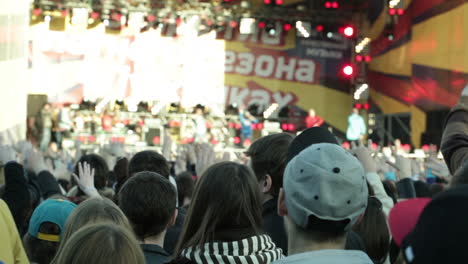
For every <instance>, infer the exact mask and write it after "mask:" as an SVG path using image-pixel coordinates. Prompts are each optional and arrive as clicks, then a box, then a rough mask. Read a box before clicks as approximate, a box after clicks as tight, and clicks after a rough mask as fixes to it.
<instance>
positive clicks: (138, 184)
mask: <svg viewBox="0 0 468 264" xmlns="http://www.w3.org/2000/svg"><path fill="white" fill-rule="evenodd" d="M467 131H468V96H462V97H461V99H460V103H459V104H458V105H457V106H456V107H454V109H453V110H452V111H451V113H450V115H449V116H448V119H447V122H446V125H445V133H444V136H443V139H442V143H441V151H442V153H443V156H444V158H445V161H441V160H438V159H437V158H436V156H437V155H436V154H437V151H435V150H432V151H430V152H429V153H427V155H428V156H427V157H426V158H424V159H421V160H416V159H410V158H408V155H405V154H407V153H405V150H402V149H401V146H400V144H395V146H392V147H386V148H382V149H380V148H376V147H373V144H371V143H372V142H368V143H367V144H363V143H362V142H361V143H359V141H358V143H357V144H356V143H355V142H353V143H352V144H351V146H350V147H349V148H348V149H346V148H344V147H343V146H341V145H340V144H338V141H337V139H336V137H335V136H334V135H333V134H331V133H330V132H329V130H327V129H325V128H323V127H311V128H308V129H306V130H305V131H303V132H302V133H301V134H299V135H297V136H295V135H291V134H288V133H278V134H272V135H268V136H265V137H261V138H259V139H257V140H255V141H254V142H253V143H252V145H250V146H249V148H248V149H247V150H246V151H245V153H242V154H235V153H230V152H223V151H221V153H220V152H219V151H218V150H215V149H213V147H212V146H210V145H209V144H200V145H199V144H195V143H194V144H187V145H184V146H179V150H178V151H177V152H176V153H177V154H176V155H174V154H173V153H171V150H170V149H167V148H164V147H163V150H162V151H161V153H158V152H156V151H153V150H144V151H140V152H137V153H129V152H128V151H126V149H125V146H123V145H119V144H111V145H109V146H106V147H103V148H102V149H97V150H94V151H93V150H91V151H87V152H86V151H83V150H81V149H80V148H79V146H77V147H76V148H75V149H74V150H73V151H67V150H59V149H54V150H50V149H49V150H45V151H44V149H42V151H41V150H39V149H36V147H35V146H33V145H32V144H31V143H28V142H20V143H18V144H17V145H15V146H1V147H0V162H1V175H0V198H1V199H0V227H1V228H0V238H1V239H0V263H38V264H48V263H57V264H64V263H67V264H68V263H86V264H90V263H109V264H110V263H112V264H118V263H137V264H138V263H141V264H143V263H155V264H163V263H169V264H170V263H173V264H187V263H197V264H208V263H210V264H211V263H216V264H222V263H226V264H228V263H237V264H239V263H245V264H258V263H265V264H268V263H278V264H281V263H284V264H286V263H464V262H465V261H468V253H466V252H467V251H465V250H464V249H463V247H464V243H463V241H465V238H468V228H466V224H465V222H466V221H467V220H468V216H466V215H465V214H464V213H465V212H468V210H466V211H465V209H468V208H467V207H468V186H466V185H465V184H466V183H468V165H467V164H468V163H467V162H468V161H467V159H468V137H467V134H466V132H467ZM39 147H40V148H44V146H41V144H39ZM465 217H467V218H465Z"/></svg>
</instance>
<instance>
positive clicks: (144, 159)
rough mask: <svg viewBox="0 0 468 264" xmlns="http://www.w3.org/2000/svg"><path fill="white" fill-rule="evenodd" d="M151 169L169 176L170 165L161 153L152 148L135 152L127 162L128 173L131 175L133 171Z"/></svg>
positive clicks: (166, 176)
mask: <svg viewBox="0 0 468 264" xmlns="http://www.w3.org/2000/svg"><path fill="white" fill-rule="evenodd" d="M142 171H151V172H155V173H158V174H160V175H162V176H164V177H165V178H169V175H170V167H169V163H168V162H167V160H166V158H164V156H163V155H161V154H159V153H157V152H156V151H152V150H145V151H140V152H138V153H136V154H135V155H134V156H133V157H132V159H131V160H130V163H129V164H128V175H129V176H130V177H132V175H134V174H135V173H138V172H142Z"/></svg>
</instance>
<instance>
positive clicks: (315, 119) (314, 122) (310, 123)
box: [305, 109, 324, 128]
mask: <svg viewBox="0 0 468 264" xmlns="http://www.w3.org/2000/svg"><path fill="white" fill-rule="evenodd" d="M305 122H306V127H307V128H311V127H319V126H322V125H323V122H324V120H323V118H321V117H320V116H318V115H317V114H316V113H315V110H314V109H310V110H309V115H308V116H307V117H306V119H305Z"/></svg>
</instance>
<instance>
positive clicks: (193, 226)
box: [173, 162, 283, 264]
mask: <svg viewBox="0 0 468 264" xmlns="http://www.w3.org/2000/svg"><path fill="white" fill-rule="evenodd" d="M175 256H177V259H176V260H174V261H173V263H198V264H207V263H220V264H221V263H226V264H227V263H245V264H247V263H271V262H273V261H275V260H278V259H281V258H282V257H283V253H282V250H281V249H280V248H277V247H276V246H275V244H274V243H273V242H272V240H271V238H270V237H269V236H268V235H264V234H263V232H262V214H261V197H260V192H259V190H258V183H257V180H256V178H255V175H254V174H253V172H252V170H251V169H250V168H248V167H247V166H245V165H241V164H237V163H233V162H221V163H218V164H215V165H213V166H211V167H210V168H208V169H207V170H206V172H205V173H204V174H203V175H202V176H201V177H200V179H199V180H198V182H197V184H196V187H195V192H194V196H193V200H192V204H191V206H190V209H189V211H188V215H187V219H186V222H185V224H184V229H183V231H182V236H181V239H180V241H179V243H178V245H177V248H176V251H175Z"/></svg>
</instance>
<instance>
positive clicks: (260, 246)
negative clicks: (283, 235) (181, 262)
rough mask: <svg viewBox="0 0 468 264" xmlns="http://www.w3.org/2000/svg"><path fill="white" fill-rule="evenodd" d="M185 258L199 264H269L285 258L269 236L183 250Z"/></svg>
mask: <svg viewBox="0 0 468 264" xmlns="http://www.w3.org/2000/svg"><path fill="white" fill-rule="evenodd" d="M181 255H182V257H185V258H187V259H189V260H191V261H193V262H196V263H197V264H212V263H214V264H269V263H271V262H273V261H276V260H278V259H282V258H283V251H282V250H281V248H277V247H276V245H275V243H273V241H271V238H270V237H269V236H268V235H262V236H251V237H248V238H245V239H242V240H238V241H232V242H210V243H206V244H203V245H201V246H197V247H190V248H186V249H184V250H182V253H181Z"/></svg>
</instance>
